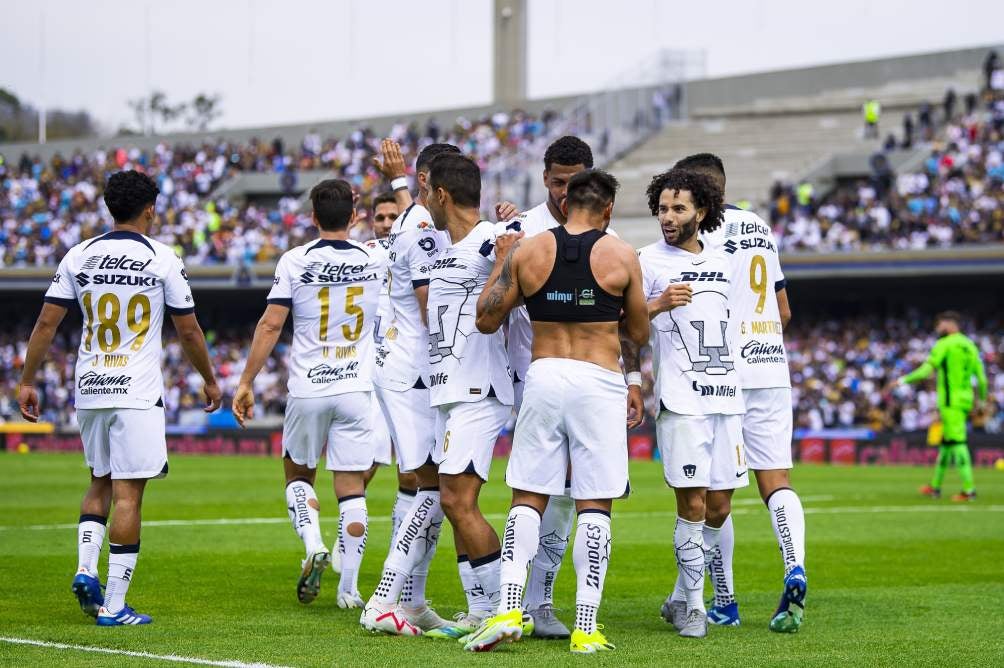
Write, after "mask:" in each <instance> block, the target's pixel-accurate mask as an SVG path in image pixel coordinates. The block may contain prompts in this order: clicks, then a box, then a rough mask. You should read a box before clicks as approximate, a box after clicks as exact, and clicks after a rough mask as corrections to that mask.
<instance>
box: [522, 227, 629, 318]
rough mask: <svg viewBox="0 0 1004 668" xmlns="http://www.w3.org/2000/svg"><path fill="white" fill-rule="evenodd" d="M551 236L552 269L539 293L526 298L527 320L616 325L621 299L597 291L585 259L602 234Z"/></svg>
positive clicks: (558, 229)
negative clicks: (552, 243) (552, 248)
mask: <svg viewBox="0 0 1004 668" xmlns="http://www.w3.org/2000/svg"><path fill="white" fill-rule="evenodd" d="M550 232H551V234H553V235H554V240H555V249H554V267H552V268H551V274H550V276H548V277H547V281H546V282H545V283H544V285H542V286H541V288H540V290H538V291H537V292H535V293H534V294H532V295H530V296H529V297H526V298H525V299H524V301H525V302H526V310H527V311H528V312H529V313H530V320H534V321H537V322H616V321H617V320H619V319H620V317H621V307H622V306H623V304H624V297H623V296H615V295H612V294H610V293H609V292H607V291H606V290H604V289H603V288H601V287H600V284H599V283H597V282H596V278H595V277H594V276H593V270H592V267H591V266H590V264H589V256H590V254H591V253H592V252H593V245H594V244H595V243H596V242H597V241H598V240H600V239H602V238H603V235H605V234H606V232H601V231H600V230H589V231H588V232H583V233H582V234H575V235H572V234H569V233H568V232H567V231H566V230H565V228H564V227H561V226H559V227H555V228H552V229H551V230H550Z"/></svg>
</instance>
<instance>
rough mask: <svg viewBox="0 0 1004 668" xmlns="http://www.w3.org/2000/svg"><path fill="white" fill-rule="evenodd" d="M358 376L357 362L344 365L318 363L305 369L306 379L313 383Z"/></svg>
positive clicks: (324, 382)
mask: <svg viewBox="0 0 1004 668" xmlns="http://www.w3.org/2000/svg"><path fill="white" fill-rule="evenodd" d="M358 377H359V362H349V363H348V364H346V365H345V366H331V365H330V364H318V365H317V366H315V367H314V368H312V369H310V370H309V371H307V380H309V381H310V382H311V383H313V384H315V385H324V384H326V383H334V382H336V381H339V380H347V379H349V378H358Z"/></svg>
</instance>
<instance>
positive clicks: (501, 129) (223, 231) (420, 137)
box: [0, 111, 557, 267]
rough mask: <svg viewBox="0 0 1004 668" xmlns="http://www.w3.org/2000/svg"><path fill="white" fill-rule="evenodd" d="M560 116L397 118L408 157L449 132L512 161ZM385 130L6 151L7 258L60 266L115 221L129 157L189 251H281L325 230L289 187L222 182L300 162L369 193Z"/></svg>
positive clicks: (251, 254)
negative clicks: (106, 187) (226, 192)
mask: <svg viewBox="0 0 1004 668" xmlns="http://www.w3.org/2000/svg"><path fill="white" fill-rule="evenodd" d="M556 118H557V116H556V115H555V114H554V113H552V112H545V113H543V114H542V115H540V116H534V115H530V114H527V113H525V112H522V111H513V112H510V113H503V112H499V113H495V114H493V115H490V116H486V117H484V118H478V119H467V118H464V117H461V118H458V119H457V120H456V122H455V123H454V124H453V125H452V126H451V127H448V128H441V127H440V126H439V124H438V123H437V122H436V121H435V120H434V119H430V120H429V122H428V123H426V124H425V126H424V127H419V126H418V125H416V124H414V123H412V124H411V125H406V124H404V123H398V124H396V125H395V126H394V127H393V128H392V129H391V131H390V133H389V135H390V137H392V138H394V139H396V140H397V141H398V142H399V143H400V144H401V147H402V153H403V154H404V158H405V162H406V164H408V165H413V164H414V160H415V157H416V155H417V154H418V151H420V150H421V149H422V148H423V147H424V146H425V145H427V144H429V143H432V142H435V141H446V142H449V143H452V144H455V145H457V146H458V147H460V149H461V150H462V151H463V152H464V153H465V154H466V155H469V156H471V157H473V158H475V159H476V160H477V161H478V163H479V166H480V167H481V168H482V170H483V171H485V172H489V173H504V172H505V169H506V166H507V164H508V161H509V160H510V159H511V158H513V157H514V156H516V155H520V154H526V153H531V154H543V152H544V148H545V146H544V143H545V141H546V139H547V133H548V128H549V127H550V124H551V123H553V122H554V121H555V120H556ZM381 139H382V137H380V136H378V135H376V134H375V133H374V132H373V131H372V130H370V129H369V128H366V127H361V128H358V129H356V130H354V131H352V132H350V133H349V134H348V135H347V136H345V137H338V138H326V139H324V138H322V137H321V136H320V134H318V133H317V132H314V131H310V132H308V134H307V135H306V136H305V137H304V138H303V140H302V142H300V145H299V146H296V147H287V146H284V144H283V142H282V141H281V140H278V139H276V140H275V141H273V142H262V141H258V140H251V141H249V142H248V143H245V144H235V143H230V142H224V141H219V142H211V141H206V142H204V143H202V144H200V145H189V144H177V145H168V144H166V143H161V144H158V145H157V146H156V147H155V148H153V149H151V150H140V149H138V148H136V147H129V146H127V145H124V146H119V147H114V148H108V149H105V148H101V149H97V150H94V151H91V152H89V153H83V152H76V153H74V154H73V155H70V156H63V155H59V154H57V155H55V156H53V158H52V159H51V160H49V161H48V162H46V161H43V160H41V159H40V158H37V157H35V158H33V157H30V156H28V155H22V156H20V159H18V160H12V159H11V158H10V157H9V156H8V157H6V158H5V156H3V155H0V256H2V259H3V266H4V267H25V266H29V267H30V266H39V265H49V266H53V265H55V264H56V263H57V262H58V260H59V258H61V257H62V256H63V254H65V253H66V251H67V250H68V249H69V248H70V247H72V246H73V245H74V244H76V243H78V242H79V241H81V240H82V239H87V238H90V237H93V236H96V235H98V234H102V233H104V232H106V231H108V230H110V229H111V224H112V220H111V216H109V215H108V212H107V211H106V210H105V208H104V205H103V204H102V203H101V194H102V192H101V188H102V185H101V184H103V183H104V182H105V180H106V178H107V176H108V174H110V173H111V172H113V171H118V170H121V169H137V170H139V171H143V172H145V173H147V174H149V175H150V176H152V177H153V178H154V179H155V180H156V181H157V185H158V187H159V188H160V190H161V193H162V196H161V198H160V199H159V201H158V214H159V221H158V222H159V224H158V225H157V226H156V228H155V230H154V232H153V236H155V237H156V238H157V239H158V240H159V241H162V242H164V243H166V244H168V245H170V246H173V247H174V248H175V249H177V251H178V253H179V254H181V255H182V256H183V257H185V258H186V259H187V260H188V261H190V262H195V263H204V264H216V263H228V264H240V263H243V262H252V261H263V262H267V261H269V260H274V259H276V258H277V257H278V256H279V255H280V254H281V253H282V252H283V251H284V250H286V249H287V248H290V247H292V246H296V245H299V244H302V243H304V242H306V241H308V240H309V239H311V238H313V236H314V234H315V233H314V228H313V226H312V225H311V224H310V219H309V215H307V214H305V213H304V212H303V211H301V210H300V207H299V202H298V199H297V198H296V197H293V196H286V197H283V198H281V199H280V200H279V201H278V203H277V204H276V205H274V206H262V205H256V204H253V203H252V204H246V205H241V206H238V205H236V204H233V203H230V202H228V201H227V200H226V199H224V198H214V197H211V195H212V193H213V191H214V189H215V188H216V187H217V186H218V185H219V184H220V183H222V182H223V181H224V180H225V179H226V178H227V177H228V176H230V175H231V174H234V173H236V172H271V173H275V174H277V175H278V177H279V179H280V183H281V184H282V187H283V189H284V190H286V191H287V193H288V194H289V195H292V194H293V192H294V190H295V185H296V181H297V173H298V172H300V171H303V170H329V171H331V172H333V173H334V174H335V175H337V176H338V177H340V178H343V179H345V180H347V181H349V182H350V183H351V184H352V185H353V186H354V188H355V189H356V190H357V191H358V192H359V193H360V196H361V204H362V205H366V204H368V203H369V199H370V197H371V196H372V195H374V194H375V193H374V191H375V190H376V189H378V188H380V187H382V186H383V185H384V184H383V180H382V177H381V176H380V175H379V174H378V172H377V171H376V170H375V169H374V167H373V166H372V163H371V160H372V158H373V157H375V156H376V155H377V154H378V152H379V148H380V140H381Z"/></svg>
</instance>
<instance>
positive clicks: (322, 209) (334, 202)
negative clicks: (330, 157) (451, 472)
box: [233, 179, 387, 608]
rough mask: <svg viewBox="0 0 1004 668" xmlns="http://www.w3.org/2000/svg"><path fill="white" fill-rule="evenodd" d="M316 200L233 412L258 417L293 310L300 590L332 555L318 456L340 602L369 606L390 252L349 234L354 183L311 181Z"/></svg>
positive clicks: (294, 514)
mask: <svg viewBox="0 0 1004 668" xmlns="http://www.w3.org/2000/svg"><path fill="white" fill-rule="evenodd" d="M310 202H311V205H312V206H313V222H314V224H315V225H316V226H317V227H318V229H319V230H320V235H319V236H320V238H319V239H317V240H315V241H312V242H310V243H307V244H305V245H303V246H299V247H297V248H293V249H291V250H289V251H286V252H285V253H283V255H282V257H280V258H279V262H278V263H277V264H276V268H275V282H274V284H273V285H272V290H271V292H269V295H268V305H267V306H266V307H265V313H264V314H263V315H262V317H261V320H259V321H258V326H257V328H256V329H255V334H254V339H253V340H252V342H251V350H250V352H249V353H248V360H247V364H246V365H245V367H244V371H243V373H241V378H240V382H239V384H238V387H237V391H236V393H235V394H234V400H233V412H234V416H235V417H236V418H237V421H238V422H240V423H241V424H242V425H243V424H244V421H245V420H247V419H249V418H251V417H253V414H254V389H253V383H254V380H255V377H256V376H257V375H258V372H259V371H261V368H262V366H263V365H264V364H265V361H266V360H267V359H268V356H269V355H270V354H271V353H272V350H273V348H275V344H276V343H277V342H278V340H279V336H280V334H281V333H282V327H283V325H284V324H285V322H286V318H287V316H288V315H289V313H290V311H292V313H293V346H292V349H291V350H290V359H289V382H288V389H289V398H288V400H287V404H286V412H285V416H284V418H283V429H282V443H283V468H284V470H285V474H286V504H287V508H288V510H289V519H290V521H291V522H292V524H293V529H294V530H295V531H296V533H297V535H299V537H300V539H301V540H302V541H303V543H304V547H305V548H306V558H305V559H304V560H303V562H302V564H301V573H300V577H299V579H298V581H297V585H296V595H297V598H298V599H299V600H300V602H301V603H310V602H311V601H313V600H314V599H315V598H316V597H317V595H318V593H319V591H320V586H321V575H322V574H323V573H324V570H325V569H326V568H327V567H328V566H329V565H330V562H331V553H330V551H329V550H328V548H327V547H326V546H325V544H324V540H323V538H322V537H321V527H320V523H319V522H320V513H319V511H320V505H319V504H318V502H317V494H316V493H315V491H314V480H315V478H316V475H317V462H318V460H319V459H320V458H321V455H324V457H325V459H326V461H327V468H328V470H330V471H332V472H333V473H334V483H335V496H336V497H338V511H339V519H340V524H339V536H338V549H339V551H340V552H341V564H342V570H341V579H340V581H339V583H338V597H337V602H338V607H340V608H356V607H361V606H362V605H363V600H362V597H360V595H359V591H358V582H357V580H358V575H359V565H360V563H361V562H362V558H363V552H364V550H365V548H366V527H367V513H366V493H365V486H364V482H363V477H364V475H365V473H366V471H368V470H369V468H370V467H371V466H373V447H374V444H373V403H372V401H373V397H372V391H373V380H372V377H373V367H374V353H373V331H372V328H373V321H374V318H375V316H376V311H377V304H378V301H379V299H380V286H381V285H382V284H383V279H384V275H385V274H386V272H387V255H386V252H385V251H384V250H383V249H382V248H369V247H367V246H366V245H365V244H362V243H359V242H356V241H352V240H350V239H349V238H348V227H349V224H350V223H351V221H352V219H353V218H354V216H355V208H354V204H353V195H352V188H351V187H350V186H349V184H348V183H346V182H345V181H342V180H341V179H328V180H325V181H321V182H320V183H318V184H317V185H316V186H314V187H313V188H312V189H311V191H310ZM325 446H326V447H325Z"/></svg>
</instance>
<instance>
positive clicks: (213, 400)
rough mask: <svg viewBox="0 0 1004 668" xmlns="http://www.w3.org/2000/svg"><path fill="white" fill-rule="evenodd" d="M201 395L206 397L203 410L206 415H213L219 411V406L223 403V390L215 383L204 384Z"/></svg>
mask: <svg viewBox="0 0 1004 668" xmlns="http://www.w3.org/2000/svg"><path fill="white" fill-rule="evenodd" d="M202 392H203V394H205V395H206V407H205V408H203V409H202V410H204V411H205V412H207V413H215V412H216V411H217V410H219V408H220V405H221V404H222V403H223V390H221V389H220V386H219V385H217V384H216V383H215V382H213V383H206V384H205V386H204V387H203V388H202Z"/></svg>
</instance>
